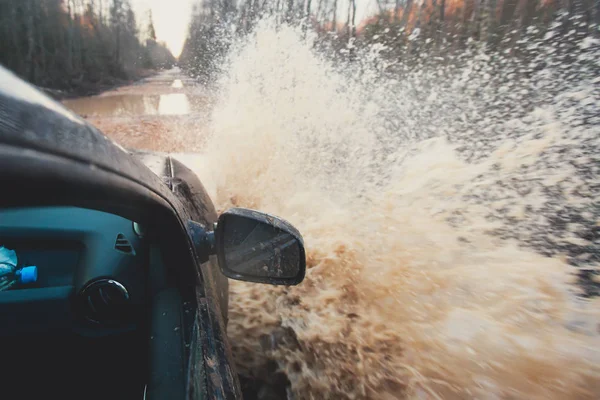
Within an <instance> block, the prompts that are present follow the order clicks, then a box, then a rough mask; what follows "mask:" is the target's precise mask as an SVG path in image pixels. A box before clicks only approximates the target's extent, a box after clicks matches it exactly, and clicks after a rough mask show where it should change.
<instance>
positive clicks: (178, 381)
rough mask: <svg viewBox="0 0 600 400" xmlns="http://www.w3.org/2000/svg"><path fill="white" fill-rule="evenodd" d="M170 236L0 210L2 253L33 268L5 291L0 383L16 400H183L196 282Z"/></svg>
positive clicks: (44, 212)
mask: <svg viewBox="0 0 600 400" xmlns="http://www.w3.org/2000/svg"><path fill="white" fill-rule="evenodd" d="M165 235H167V236H169V235H170V233H169V232H168V230H166V229H165V230H164V231H161V230H159V229H155V228H154V229H147V227H146V226H145V225H144V223H143V222H138V221H131V220H128V219H125V218H123V217H121V216H118V215H114V214H110V213H107V212H104V211H98V210H95V209H86V208H80V207H72V206H37V207H25V208H19V207H11V208H4V209H0V247H4V248H5V249H10V250H14V251H15V252H16V255H17V261H18V265H17V267H18V268H21V267H26V266H35V267H37V279H36V280H35V282H31V283H23V284H15V285H13V286H12V287H10V289H8V290H4V291H0V321H2V323H1V324H0V340H1V341H2V342H3V343H4V346H3V355H2V360H3V365H4V367H3V368H2V380H3V381H4V382H11V386H12V387H13V388H15V390H16V393H18V396H17V397H18V398H55V397H58V398H75V397H77V398H84V399H89V398H110V399H120V398H123V399H125V398H127V399H136V398H137V399H142V398H155V399H161V398H185V393H186V376H185V374H186V367H185V365H186V364H185V362H186V361H187V360H189V358H190V357H194V355H193V354H192V355H190V348H196V347H197V346H192V345H191V344H192V342H193V337H194V332H193V329H194V328H193V327H194V326H195V325H194V315H195V312H194V311H195V307H196V292H195V288H196V286H197V282H196V280H197V279H198V278H197V276H196V277H194V276H191V275H185V274H184V275H182V274H181V272H178V271H182V270H186V268H183V269H182V268H181V264H182V263H186V262H188V261H187V260H186V259H185V257H181V254H182V253H185V251H183V252H182V251H180V249H179V248H177V245H176V243H177V241H176V240H165ZM173 264H177V265H176V266H177V268H175V267H173ZM187 267H189V265H187ZM196 356H197V355H196Z"/></svg>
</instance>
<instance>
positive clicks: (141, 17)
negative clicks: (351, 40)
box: [131, 0, 377, 57]
mask: <svg viewBox="0 0 600 400" xmlns="http://www.w3.org/2000/svg"><path fill="white" fill-rule="evenodd" d="M197 1H198V0H132V1H131V3H132V5H133V7H134V9H135V10H136V14H137V20H138V23H139V24H140V25H141V26H142V27H144V29H145V27H146V24H147V21H148V19H147V18H148V10H152V19H153V20H154V30H155V31H156V39H157V40H158V41H161V42H165V43H166V44H167V46H168V47H169V49H170V50H171V52H172V53H173V55H174V56H175V57H179V55H180V54H181V50H182V49H183V44H184V42H185V39H186V36H187V31H188V25H189V22H190V15H191V12H192V4H194V3H195V2H197ZM344 3H346V2H345V1H340V2H339V4H340V5H339V6H338V10H339V12H338V15H339V18H340V20H342V21H343V20H345V17H343V16H344V15H346V12H347V11H346V10H347V9H348V6H347V4H348V3H346V5H344ZM356 6H357V9H356V23H357V24H358V23H360V21H361V20H362V19H363V18H365V17H367V16H369V15H372V14H374V13H375V12H376V11H377V6H376V4H375V2H374V0H356Z"/></svg>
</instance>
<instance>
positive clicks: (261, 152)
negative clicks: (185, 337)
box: [195, 22, 600, 399]
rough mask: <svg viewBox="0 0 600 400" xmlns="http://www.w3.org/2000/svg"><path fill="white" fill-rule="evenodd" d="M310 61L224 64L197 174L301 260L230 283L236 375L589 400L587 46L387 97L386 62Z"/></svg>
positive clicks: (267, 32)
mask: <svg viewBox="0 0 600 400" xmlns="http://www.w3.org/2000/svg"><path fill="white" fill-rule="evenodd" d="M546 39H547V38H546ZM313 41H314V38H312V37H310V35H308V37H305V36H304V34H303V33H302V31H301V30H299V29H295V28H290V27H278V28H275V27H274V26H273V25H272V24H270V23H268V22H267V23H262V24H260V25H259V26H258V28H257V29H256V30H255V32H254V34H252V35H251V36H250V37H249V38H247V39H246V40H245V41H244V42H243V43H239V44H238V45H237V46H234V47H235V48H234V50H233V51H232V54H231V57H230V59H229V60H228V64H227V68H226V72H225V74H224V75H223V77H222V79H221V81H220V82H219V87H220V97H219V101H218V103H217V106H216V108H215V110H214V112H213V115H212V122H211V124H212V125H211V132H212V137H211V139H210V140H209V144H208V147H207V149H206V154H205V157H204V158H203V160H202V162H201V163H199V165H196V166H195V167H196V168H197V171H198V172H199V174H200V175H201V177H202V179H203V181H204V182H205V183H206V186H207V188H208V189H209V191H210V192H211V195H212V196H214V197H213V198H214V199H216V203H217V206H218V208H219V209H225V208H227V207H230V206H234V205H236V206H244V207H251V208H257V209H261V210H264V211H267V212H269V213H273V214H276V215H279V216H281V217H284V218H286V219H288V220H289V221H290V222H292V223H293V224H295V225H296V226H297V227H298V228H299V229H300V231H301V232H302V233H303V235H304V239H305V242H306V246H307V251H308V267H309V270H308V273H307V277H306V280H305V282H304V283H303V284H301V285H300V286H297V287H289V288H277V287H269V286H263V285H249V284H244V283H239V282H232V286H231V311H230V322H229V335H230V337H231V343H232V345H233V350H234V353H235V354H236V358H237V362H238V367H239V369H240V372H242V373H245V374H254V375H261V374H262V373H263V372H264V371H265V368H266V366H267V365H268V364H269V362H271V363H272V362H275V363H276V365H277V366H278V368H279V369H280V370H282V371H284V372H285V373H286V374H287V376H288V377H289V380H290V381H291V388H292V392H293V395H294V397H295V398H314V399H322V398H380V399H386V398H419V399H426V398H431V399H438V398H444V399H454V398H456V399H459V398H460V399H462V398H488V399H496V398H498V399H500V398H503V399H515V398H521V399H568V398H576V399H585V398H590V399H591V398H598V396H600V334H599V329H600V325H599V323H600V318H599V315H600V305H599V304H598V302H597V301H594V297H593V296H592V297H591V298H588V297H587V296H584V295H585V294H586V293H587V294H590V293H592V292H593V291H594V290H596V289H595V288H597V280H596V281H595V279H597V275H596V273H595V271H596V268H597V261H598V249H599V247H600V242H599V236H598V235H599V229H600V228H599V225H600V212H599V209H600V206H599V204H598V198H599V194H600V189H599V188H600V186H599V185H600V182H599V178H598V177H599V175H598V172H599V171H598V170H599V168H600V159H599V157H600V156H599V150H600V148H599V147H600V130H599V129H600V128H599V126H600V125H599V124H600V115H599V110H600V103H599V100H600V89H599V86H600V85H599V82H600V79H599V78H597V77H596V76H594V72H593V71H594V69H595V68H597V67H598V64H597V63H598V60H599V59H600V53H599V52H598V44H597V43H596V42H595V41H594V40H592V39H584V40H582V42H581V46H580V48H579V50H580V51H579V52H578V53H577V54H570V55H569V56H570V57H572V60H571V61H570V63H569V64H568V65H565V63H564V62H563V61H564V60H560V59H559V57H558V56H557V54H558V51H559V49H558V48H553V46H552V44H551V41H544V40H541V41H538V42H535V43H534V42H532V43H531V50H532V52H533V51H534V50H535V52H537V53H536V54H537V55H536V56H535V57H534V58H532V59H531V60H530V62H528V63H520V64H519V63H515V64H514V65H513V64H511V62H510V60H509V59H498V58H493V57H490V56H485V55H482V54H479V53H477V54H475V53H474V54H471V55H469V56H468V57H465V59H464V60H463V61H461V62H456V63H442V62H440V64H439V65H438V66H437V67H431V66H430V67H426V66H424V65H423V66H421V67H414V66H413V67H411V68H408V67H406V68H404V69H403V68H401V67H402V66H401V65H397V66H396V67H397V68H396V72H395V73H394V74H393V75H386V71H387V70H389V69H390V65H386V63H385V62H384V61H383V60H382V58H381V57H380V56H379V55H378V54H379V51H380V50H381V47H377V46H375V47H371V48H370V49H368V50H366V51H365V52H364V53H362V54H360V57H359V59H360V60H361V61H360V62H355V63H352V64H348V65H345V66H343V65H341V63H332V62H330V61H328V60H327V59H326V58H325V57H321V56H320V55H319V54H318V52H316V51H315V50H314V46H313ZM554 59H556V63H553V61H552V60H554ZM542 63H543V64H542ZM398 71H401V72H398ZM206 163H207V164H210V168H205V167H204V165H207V164H206ZM583 270H585V271H586V272H585V273H584V272H581V271H583ZM582 274H584V275H585V276H586V277H587V279H586V280H584V281H582V280H581V278H580V277H581V276H582ZM595 285H596V286H595ZM586 291H587V292H586ZM265 338H266V339H268V340H265ZM261 343H262V344H261Z"/></svg>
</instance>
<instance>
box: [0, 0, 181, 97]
mask: <svg viewBox="0 0 600 400" xmlns="http://www.w3.org/2000/svg"><path fill="white" fill-rule="evenodd" d="M143 19H144V21H143V23H141V24H140V23H139V20H138V16H137V15H136V13H135V12H134V10H133V8H132V6H131V3H130V1H129V0H104V1H102V0H1V1H0V64H2V65H4V66H5V67H7V68H8V69H10V70H12V71H14V72H15V73H16V74H18V75H19V76H21V77H22V78H24V79H26V80H27V81H29V82H31V83H33V84H35V85H37V86H39V87H41V88H42V89H44V90H46V91H47V92H50V93H51V94H54V95H55V96H58V97H63V96H67V95H84V94H90V93H94V92H98V91H101V90H103V89H106V88H110V87H113V86H116V85H119V84H124V83H128V82H130V81H132V80H135V79H137V78H140V77H143V76H146V75H149V74H151V73H152V70H153V69H157V68H168V67H170V66H172V65H173V64H174V63H175V58H174V57H173V55H172V54H171V52H170V51H169V50H168V49H167V48H166V47H165V45H164V44H162V43H159V42H157V41H156V35H155V33H154V27H153V24H152V16H151V14H149V15H147V16H144V18H143Z"/></svg>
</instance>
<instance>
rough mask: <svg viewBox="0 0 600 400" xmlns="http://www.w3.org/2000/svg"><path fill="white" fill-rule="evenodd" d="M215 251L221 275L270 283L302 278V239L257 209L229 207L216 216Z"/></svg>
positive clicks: (291, 282) (304, 268) (303, 264)
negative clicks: (217, 217)
mask: <svg viewBox="0 0 600 400" xmlns="http://www.w3.org/2000/svg"><path fill="white" fill-rule="evenodd" d="M215 250H216V253H217V258H218V260H219V266H220V268H221V271H222V272H223V274H224V275H225V276H227V277H228V278H232V279H237V280H241V281H249V282H258V283H269V284H272V285H297V284H299V283H300V282H302V280H303V279H304V274H305V272H306V255H305V251H304V241H303V239H302V236H301V235H300V233H299V232H298V230H297V229H296V228H294V227H293V226H292V225H291V224H290V223H289V222H287V221H284V220H283V219H281V218H277V217H274V216H271V215H268V214H265V213H262V212H259V211H254V210H250V209H246V208H232V209H229V210H227V211H226V212H224V213H223V214H221V215H220V216H219V220H218V222H217V227H216V230H215Z"/></svg>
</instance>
